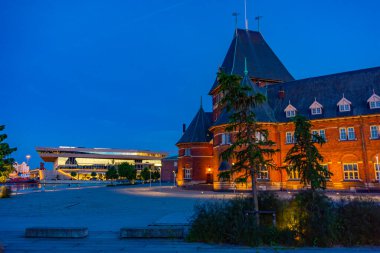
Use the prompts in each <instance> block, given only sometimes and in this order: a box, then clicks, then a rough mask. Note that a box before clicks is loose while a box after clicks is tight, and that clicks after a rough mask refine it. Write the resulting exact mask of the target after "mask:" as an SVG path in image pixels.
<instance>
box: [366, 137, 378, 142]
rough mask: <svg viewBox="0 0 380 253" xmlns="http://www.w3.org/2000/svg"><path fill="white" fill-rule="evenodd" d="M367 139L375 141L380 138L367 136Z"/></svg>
mask: <svg viewBox="0 0 380 253" xmlns="http://www.w3.org/2000/svg"><path fill="white" fill-rule="evenodd" d="M369 139H370V140H372V141H377V140H380V137H377V138H372V137H369Z"/></svg>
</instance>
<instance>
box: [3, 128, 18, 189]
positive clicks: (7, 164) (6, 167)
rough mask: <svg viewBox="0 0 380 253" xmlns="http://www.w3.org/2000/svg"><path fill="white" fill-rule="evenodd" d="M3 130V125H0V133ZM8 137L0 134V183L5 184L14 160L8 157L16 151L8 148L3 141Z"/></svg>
mask: <svg viewBox="0 0 380 253" xmlns="http://www.w3.org/2000/svg"><path fill="white" fill-rule="evenodd" d="M4 129H5V126H4V125H0V132H1V131H3V130H4ZM7 137H8V136H7V135H6V134H0V182H5V180H6V179H7V178H8V176H9V174H10V173H11V172H12V171H13V166H12V165H13V163H14V159H13V158H11V157H10V155H11V154H12V153H13V152H15V151H16V150H17V148H10V147H9V144H8V143H5V142H4V140H5V139H6V138H7Z"/></svg>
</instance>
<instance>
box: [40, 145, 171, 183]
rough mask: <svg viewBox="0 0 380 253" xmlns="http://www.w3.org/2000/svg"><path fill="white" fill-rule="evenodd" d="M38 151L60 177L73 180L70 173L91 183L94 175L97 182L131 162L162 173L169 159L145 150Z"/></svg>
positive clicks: (88, 149) (77, 149)
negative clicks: (112, 167) (51, 164)
mask: <svg viewBox="0 0 380 253" xmlns="http://www.w3.org/2000/svg"><path fill="white" fill-rule="evenodd" d="M36 151H37V152H38V154H39V156H40V157H41V159H42V160H44V161H45V162H52V163H53V164H54V165H53V167H54V169H55V170H56V171H57V172H58V173H59V174H58V176H60V175H61V176H62V177H65V178H66V177H71V172H76V174H77V175H76V176H75V177H74V178H73V179H90V178H91V173H92V172H95V173H96V177H97V178H100V179H102V178H104V174H105V173H106V171H107V170H108V168H109V167H110V166H115V165H118V164H120V163H123V162H128V163H129V164H132V165H134V166H135V168H136V169H137V170H138V171H140V170H142V169H143V168H148V169H152V170H153V169H154V170H159V171H160V170H161V167H162V164H161V160H162V159H163V158H164V157H166V156H167V154H166V153H164V152H152V151H146V150H127V149H109V148H79V147H62V146H61V147H58V148H47V147H37V148H36Z"/></svg>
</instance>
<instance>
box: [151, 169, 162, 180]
mask: <svg viewBox="0 0 380 253" xmlns="http://www.w3.org/2000/svg"><path fill="white" fill-rule="evenodd" d="M160 176H161V175H160V172H159V171H158V170H155V171H153V172H152V179H153V180H157V179H160Z"/></svg>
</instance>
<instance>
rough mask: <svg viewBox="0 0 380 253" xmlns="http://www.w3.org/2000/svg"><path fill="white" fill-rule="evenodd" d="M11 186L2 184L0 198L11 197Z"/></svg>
mask: <svg viewBox="0 0 380 253" xmlns="http://www.w3.org/2000/svg"><path fill="white" fill-rule="evenodd" d="M11 193H12V191H11V188H10V187H9V186H5V185H4V186H0V199H2V198H10V197H11Z"/></svg>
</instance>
